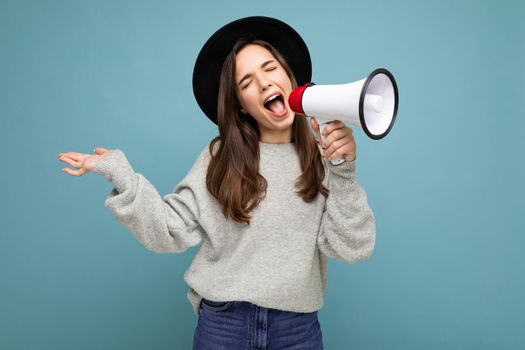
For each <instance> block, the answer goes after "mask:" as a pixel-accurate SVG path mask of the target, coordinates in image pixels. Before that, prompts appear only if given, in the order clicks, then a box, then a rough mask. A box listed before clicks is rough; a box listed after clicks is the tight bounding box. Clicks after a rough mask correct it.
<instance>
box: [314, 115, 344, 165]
mask: <svg viewBox="0 0 525 350" xmlns="http://www.w3.org/2000/svg"><path fill="white" fill-rule="evenodd" d="M328 124H330V123H322V124H319V133H320V134H321V139H322V140H323V142H324V140H325V139H326V137H325V136H324V135H323V130H324V129H325V128H326V126H327V125H328ZM330 162H331V163H332V164H333V165H339V164H341V163H344V162H345V157H344V156H339V157H337V158H336V159H332V160H331V161H330Z"/></svg>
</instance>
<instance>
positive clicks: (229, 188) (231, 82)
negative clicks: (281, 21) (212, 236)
mask: <svg viewBox="0 0 525 350" xmlns="http://www.w3.org/2000/svg"><path fill="white" fill-rule="evenodd" d="M249 44H255V45H260V46H262V47H264V48H266V49H267V50H268V51H270V53H271V54H272V55H273V56H274V57H275V59H277V60H278V61H279V63H280V64H281V65H282V67H283V68H284V70H285V71H286V73H287V74H288V77H289V78H290V80H291V82H292V87H293V88H295V87H297V82H296V79H295V77H294V75H293V73H292V70H291V69H290V67H289V66H288V64H287V63H286V60H285V59H284V57H283V56H282V55H281V54H280V53H279V52H278V51H277V50H276V49H275V48H274V47H273V46H272V45H270V44H269V43H267V42H266V41H262V40H254V39H246V38H242V39H240V40H238V41H237V42H236V43H235V45H234V47H233V49H232V50H231V52H230V54H229V55H228V56H227V57H226V60H225V62H224V65H223V67H222V71H221V76H220V82H219V96H218V111H217V113H218V114H217V123H218V126H219V135H218V136H217V137H215V138H214V139H213V140H212V141H211V142H210V146H209V151H210V154H211V159H210V162H209V165H208V170H207V173H206V187H207V188H208V191H209V192H210V193H211V194H212V195H213V197H215V198H216V199H217V200H218V201H219V203H220V204H221V205H222V212H223V214H224V216H225V217H226V218H228V217H231V218H232V220H234V221H236V222H238V223H246V224H248V225H249V224H250V219H252V216H251V215H249V212H250V211H252V210H253V209H254V208H255V207H257V205H258V204H259V203H260V201H261V200H262V199H264V197H265V196H266V187H267V184H268V183H267V182H266V179H265V178H264V177H263V176H262V175H261V174H260V173H259V159H260V157H259V155H260V153H259V140H260V131H259V127H258V125H257V122H256V120H255V118H253V117H252V116H251V115H250V114H241V112H240V108H241V105H240V102H239V99H238V97H237V90H236V84H235V72H236V66H235V58H236V55H237V54H238V53H239V51H241V50H242V49H243V48H244V47H246V46H247V45H249ZM218 141H220V142H219V147H218V149H217V151H216V152H215V154H214V153H213V150H214V145H215V144H216V143H217V142H218ZM292 142H294V143H295V146H296V148H297V151H298V155H299V159H300V164H301V170H302V175H301V176H300V177H298V178H297V179H296V181H295V182H294V185H295V187H296V188H297V189H298V191H296V192H295V193H297V194H298V195H299V196H301V197H302V198H303V200H304V201H305V202H307V203H308V202H312V201H313V200H314V199H315V198H316V197H317V195H318V193H321V194H322V195H323V196H325V197H328V193H329V190H328V189H327V188H326V187H325V186H324V185H323V184H322V181H323V179H324V177H325V169H324V165H323V160H322V157H321V154H320V152H319V148H318V145H317V141H316V140H315V137H314V135H313V134H312V132H311V131H310V129H309V128H308V126H307V123H306V118H305V117H303V116H296V117H295V118H294V122H293V124H292Z"/></svg>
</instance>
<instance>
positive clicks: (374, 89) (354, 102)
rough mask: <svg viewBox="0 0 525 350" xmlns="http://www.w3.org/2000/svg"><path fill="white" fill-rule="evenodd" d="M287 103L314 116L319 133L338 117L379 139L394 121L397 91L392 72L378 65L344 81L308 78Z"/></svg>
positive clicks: (341, 160)
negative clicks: (325, 82) (319, 81)
mask: <svg viewBox="0 0 525 350" xmlns="http://www.w3.org/2000/svg"><path fill="white" fill-rule="evenodd" d="M288 104H289V105H290V108H291V109H292V110H293V111H294V112H295V113H299V114H303V115H306V116H311V117H314V118H315V119H316V121H317V123H318V124H319V128H320V131H321V135H322V131H323V130H324V128H325V127H326V125H327V124H328V123H330V122H332V121H334V120H341V121H346V122H349V123H351V124H354V125H357V126H359V127H360V128H362V129H363V130H364V132H365V133H366V135H368V137H370V138H372V139H374V140H379V139H382V138H383V137H385V136H386V135H387V134H388V133H389V132H390V130H391V129H392V126H393V125H394V121H395V119H396V115H397V107H398V105H399V95H398V91H397V84H396V81H395V79H394V76H393V75H392V73H390V72H389V71H388V70H387V69H385V68H378V69H375V70H374V71H372V73H370V74H369V75H368V76H367V77H366V78H364V79H361V80H359V81H355V82H352V83H348V84H337V85H316V84H315V83H313V82H310V83H308V84H305V85H303V86H300V87H297V88H295V89H293V90H292V92H291V94H290V96H289V97H288ZM322 137H323V141H324V136H322ZM342 162H344V158H343V157H340V158H338V159H335V160H332V164H334V165H337V164H340V163H342Z"/></svg>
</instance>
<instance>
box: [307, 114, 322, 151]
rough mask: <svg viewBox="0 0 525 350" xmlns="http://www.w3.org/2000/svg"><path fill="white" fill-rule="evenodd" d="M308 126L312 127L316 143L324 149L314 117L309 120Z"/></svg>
mask: <svg viewBox="0 0 525 350" xmlns="http://www.w3.org/2000/svg"><path fill="white" fill-rule="evenodd" d="M310 125H312V129H313V130H314V132H315V135H316V136H315V138H316V141H317V143H318V144H320V145H321V147H323V148H324V144H323V140H322V138H321V133H320V130H319V124H317V121H316V120H315V118H314V117H311V118H310Z"/></svg>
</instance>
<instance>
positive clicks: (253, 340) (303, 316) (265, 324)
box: [193, 299, 323, 350]
mask: <svg viewBox="0 0 525 350" xmlns="http://www.w3.org/2000/svg"><path fill="white" fill-rule="evenodd" d="M200 306H201V307H200V311H199V320H198V323H197V327H196V328H195V334H194V336H193V350H241V349H242V350H281V349H286V350H299V349H301V350H319V349H323V342H322V334H321V326H320V324H319V320H318V318H317V311H314V312H308V313H301V312H291V311H283V310H277V309H271V308H265V307H262V306H258V305H255V304H252V303H250V302H247V301H212V300H208V299H202V301H201V304H200Z"/></svg>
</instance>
